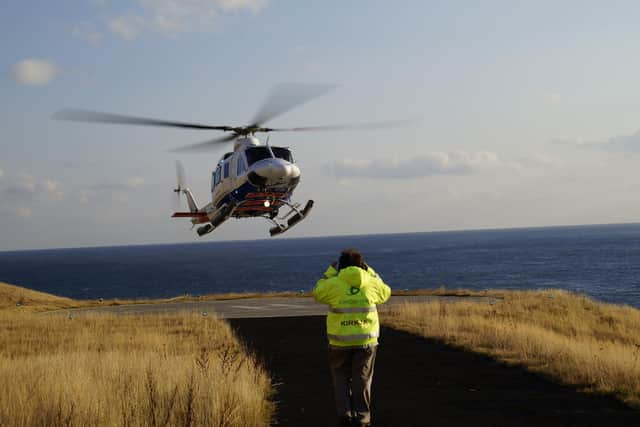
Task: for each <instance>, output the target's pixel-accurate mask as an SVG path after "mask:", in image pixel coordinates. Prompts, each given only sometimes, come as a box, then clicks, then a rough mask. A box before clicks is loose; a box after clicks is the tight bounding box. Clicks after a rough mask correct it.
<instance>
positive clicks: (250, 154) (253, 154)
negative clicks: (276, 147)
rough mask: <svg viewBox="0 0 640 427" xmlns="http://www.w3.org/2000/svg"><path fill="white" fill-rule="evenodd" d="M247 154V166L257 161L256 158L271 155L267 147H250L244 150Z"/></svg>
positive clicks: (264, 157) (260, 158) (265, 157)
mask: <svg viewBox="0 0 640 427" xmlns="http://www.w3.org/2000/svg"><path fill="white" fill-rule="evenodd" d="M244 154H245V155H246V156H247V162H248V163H249V166H251V165H252V164H254V163H255V162H257V161H258V160H262V159H268V158H270V157H271V153H270V152H269V149H268V148H267V147H251V148H247V149H246V150H245V151H244Z"/></svg>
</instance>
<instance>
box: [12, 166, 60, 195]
mask: <svg viewBox="0 0 640 427" xmlns="http://www.w3.org/2000/svg"><path fill="white" fill-rule="evenodd" d="M0 197H2V199H6V200H8V201H10V202H31V201H35V200H61V199H62V198H63V197H64V189H63V186H62V184H61V183H60V182H58V181H54V180H52V179H48V178H44V179H40V178H36V177H35V176H33V175H31V174H28V173H24V172H22V173H18V174H15V175H10V176H7V177H6V179H3V180H2V181H1V183H0Z"/></svg>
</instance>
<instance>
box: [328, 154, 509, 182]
mask: <svg viewBox="0 0 640 427" xmlns="http://www.w3.org/2000/svg"><path fill="white" fill-rule="evenodd" d="M495 166H508V164H506V163H504V162H502V161H501V160H500V158H499V157H498V156H497V155H496V154H495V153H492V152H489V151H479V152H476V153H468V152H466V151H455V152H452V153H445V152H433V153H429V154H426V155H422V156H416V157H413V158H411V159H408V160H402V161H401V160H391V159H379V160H352V159H343V160H340V161H337V162H334V163H333V164H331V165H329V166H328V167H327V168H328V170H329V172H330V173H331V174H333V175H336V176H338V177H367V178H382V179H384V178H400V179H406V178H422V177H427V176H432V175H465V174H471V173H474V172H477V171H479V170H480V169H482V168H484V167H495Z"/></svg>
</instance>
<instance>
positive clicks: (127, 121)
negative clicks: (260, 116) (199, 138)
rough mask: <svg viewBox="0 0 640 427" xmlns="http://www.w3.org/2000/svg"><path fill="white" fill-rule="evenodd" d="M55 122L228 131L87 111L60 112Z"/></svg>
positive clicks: (214, 127) (223, 128) (221, 127)
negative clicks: (66, 121) (67, 121)
mask: <svg viewBox="0 0 640 427" xmlns="http://www.w3.org/2000/svg"><path fill="white" fill-rule="evenodd" d="M53 118H54V119H56V120H69V121H74V122H91V123H108V124H121V125H142V126H166V127H178V128H187V129H211V130H223V131H229V130H231V129H232V128H231V127H230V126H209V125H203V124H199V123H185V122H174V121H169V120H158V119H148V118H146V117H134V116H124V115H120V114H111V113H102V112H99V111H89V110H74V109H67V110H60V111H58V112H57V113H55V114H54V115H53Z"/></svg>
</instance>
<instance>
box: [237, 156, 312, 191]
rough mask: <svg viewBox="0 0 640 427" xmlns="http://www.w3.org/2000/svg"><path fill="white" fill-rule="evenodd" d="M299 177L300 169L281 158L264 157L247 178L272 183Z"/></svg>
mask: <svg viewBox="0 0 640 427" xmlns="http://www.w3.org/2000/svg"><path fill="white" fill-rule="evenodd" d="M299 177H300V169H299V168H298V167H297V166H296V165H294V164H291V163H289V162H286V161H284V160H281V159H265V160H262V161H260V162H259V164H256V165H255V167H254V168H253V171H252V173H250V174H249V178H250V179H251V178H253V179H251V180H252V181H254V182H255V183H259V184H262V185H273V184H279V183H286V182H289V181H292V180H294V179H298V178H299Z"/></svg>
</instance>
